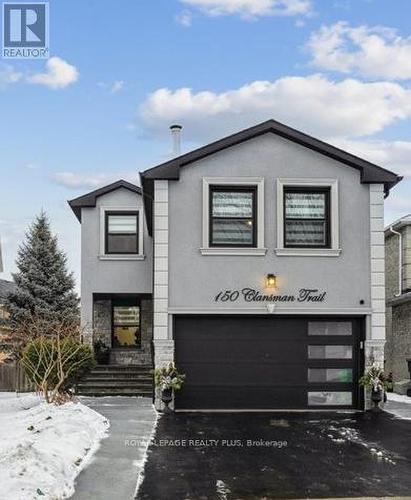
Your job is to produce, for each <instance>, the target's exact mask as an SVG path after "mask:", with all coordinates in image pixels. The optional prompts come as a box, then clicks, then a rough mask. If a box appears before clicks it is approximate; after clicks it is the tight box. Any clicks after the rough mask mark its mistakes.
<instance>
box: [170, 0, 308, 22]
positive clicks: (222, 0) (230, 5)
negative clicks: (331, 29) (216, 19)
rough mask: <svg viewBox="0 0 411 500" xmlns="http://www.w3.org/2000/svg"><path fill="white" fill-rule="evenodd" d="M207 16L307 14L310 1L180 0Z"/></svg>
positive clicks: (244, 16)
mask: <svg viewBox="0 0 411 500" xmlns="http://www.w3.org/2000/svg"><path fill="white" fill-rule="evenodd" d="M180 2H181V3H183V4H184V5H187V6H189V7H192V8H197V9H198V10H200V12H202V13H204V14H206V15H208V16H225V15H239V16H241V17H243V18H249V19H252V18H256V17H263V16H296V15H302V14H309V13H310V12H311V10H312V3H311V0H180Z"/></svg>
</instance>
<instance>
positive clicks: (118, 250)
mask: <svg viewBox="0 0 411 500" xmlns="http://www.w3.org/2000/svg"><path fill="white" fill-rule="evenodd" d="M138 252H139V249H138V212H137V211H135V212H134V211H133V212H119V211H107V212H106V220H105V253H106V255H111V254H138Z"/></svg>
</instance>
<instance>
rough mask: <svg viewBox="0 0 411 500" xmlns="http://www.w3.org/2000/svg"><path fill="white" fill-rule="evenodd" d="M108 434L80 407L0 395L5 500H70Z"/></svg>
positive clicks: (0, 480) (103, 422)
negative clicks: (77, 478) (75, 483)
mask: <svg viewBox="0 0 411 500" xmlns="http://www.w3.org/2000/svg"><path fill="white" fill-rule="evenodd" d="M108 428H109V423H108V421H107V419H106V418H104V417H103V416H102V415H100V414H99V413H97V412H96V411H94V410H92V409H91V408H88V407H87V406H85V405H83V404H81V403H78V402H69V403H66V404H64V405H61V406H56V405H54V404H47V403H45V402H44V400H43V399H42V398H41V397H40V396H38V395H36V394H33V393H31V394H20V395H16V394H14V393H4V392H3V393H0V438H1V439H0V484H1V495H2V498H8V499H10V500H12V499H16V500H17V499H19V500H26V499H30V500H33V499H40V498H41V499H45V500H47V499H56V498H58V499H62V498H68V497H70V496H71V495H72V494H73V492H74V480H75V478H76V476H77V475H78V474H79V472H80V471H81V470H82V469H83V468H84V466H85V465H86V464H87V463H88V462H89V461H90V459H91V457H92V456H93V454H94V453H95V452H96V450H97V449H98V447H99V444H100V441H101V440H102V439H104V437H106V435H107V431H108Z"/></svg>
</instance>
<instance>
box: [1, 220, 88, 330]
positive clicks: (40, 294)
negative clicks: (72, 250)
mask: <svg viewBox="0 0 411 500" xmlns="http://www.w3.org/2000/svg"><path fill="white" fill-rule="evenodd" d="M16 264H17V268H18V272H17V273H15V274H13V278H14V281H15V283H16V285H17V289H16V291H15V292H13V293H11V294H10V295H9V296H8V299H7V302H8V308H9V311H10V313H11V319H12V320H13V321H16V322H18V323H21V322H22V321H25V320H27V319H28V318H30V316H31V315H40V316H42V317H44V318H47V319H50V320H60V319H63V318H64V319H73V320H74V319H76V318H77V317H78V298H77V295H76V293H75V291H74V278H73V274H72V273H69V272H68V270H67V259H66V256H65V254H64V253H63V252H62V251H61V250H59V248H58V244H57V237H56V236H53V234H52V232H51V229H50V222H49V219H48V217H47V215H46V213H45V212H41V213H40V215H38V216H37V217H36V219H35V221H34V222H33V224H32V225H31V226H30V227H29V229H28V231H27V233H26V239H25V241H24V242H23V243H22V245H21V246H20V248H19V251H18V254H17V259H16Z"/></svg>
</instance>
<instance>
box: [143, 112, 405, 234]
mask: <svg viewBox="0 0 411 500" xmlns="http://www.w3.org/2000/svg"><path fill="white" fill-rule="evenodd" d="M266 133H273V134H276V135H279V136H281V137H284V138H285V139H288V140H290V141H292V142H295V143H297V144H300V145H302V146H305V147H307V148H309V149H312V150H313V151H316V152H318V153H321V154H323V155H325V156H328V157H329V158H333V159H334V160H337V161H339V162H341V163H344V164H346V165H348V166H350V167H353V168H355V169H357V170H359V171H360V172H361V182H362V183H378V184H384V187H385V193H386V194H388V192H389V190H390V189H391V188H392V187H393V186H395V184H397V183H398V182H399V181H400V180H401V179H402V177H401V176H398V175H397V174H395V173H393V172H390V171H389V170H386V169H384V168H382V167H379V166H378V165H374V164H373V163H370V162H368V161H366V160H363V159H361V158H358V157H357V156H354V155H352V154H350V153H347V152H346V151H343V150H342V149H339V148H336V147H334V146H331V145H330V144H327V143H325V142H323V141H320V140H318V139H315V138H314V137H311V136H309V135H307V134H304V133H303V132H299V131H298V130H295V129H293V128H291V127H288V126H287V125H284V124H282V123H279V122H277V121H275V120H268V121H266V122H263V123H260V124H259V125H256V126H254V127H251V128H247V129H245V130H242V131H240V132H237V133H235V134H232V135H229V136H227V137H224V138H223V139H220V140H218V141H215V142H212V143H210V144H207V145H206V146H203V147H201V148H198V149H195V150H193V151H190V152H189V153H186V154H183V155H181V156H178V157H176V158H173V159H172V160H169V161H167V162H165V163H162V164H161V165H158V166H157V167H154V168H151V169H149V170H146V171H145V172H142V173H141V174H140V177H141V185H142V188H143V192H144V194H145V196H144V207H145V212H146V220H147V227H148V231H149V234H151V232H152V212H153V206H152V205H153V194H154V180H161V179H163V180H178V179H179V177H180V168H181V167H184V166H185V165H188V164H190V163H193V162H195V161H197V160H201V159H202V158H205V157H206V156H209V155H212V154H214V153H217V152H218V151H222V150H223V149H226V148H229V147H231V146H235V145H237V144H240V143H242V142H244V141H248V140H249V139H253V138H255V137H258V136H260V135H263V134H266Z"/></svg>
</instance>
